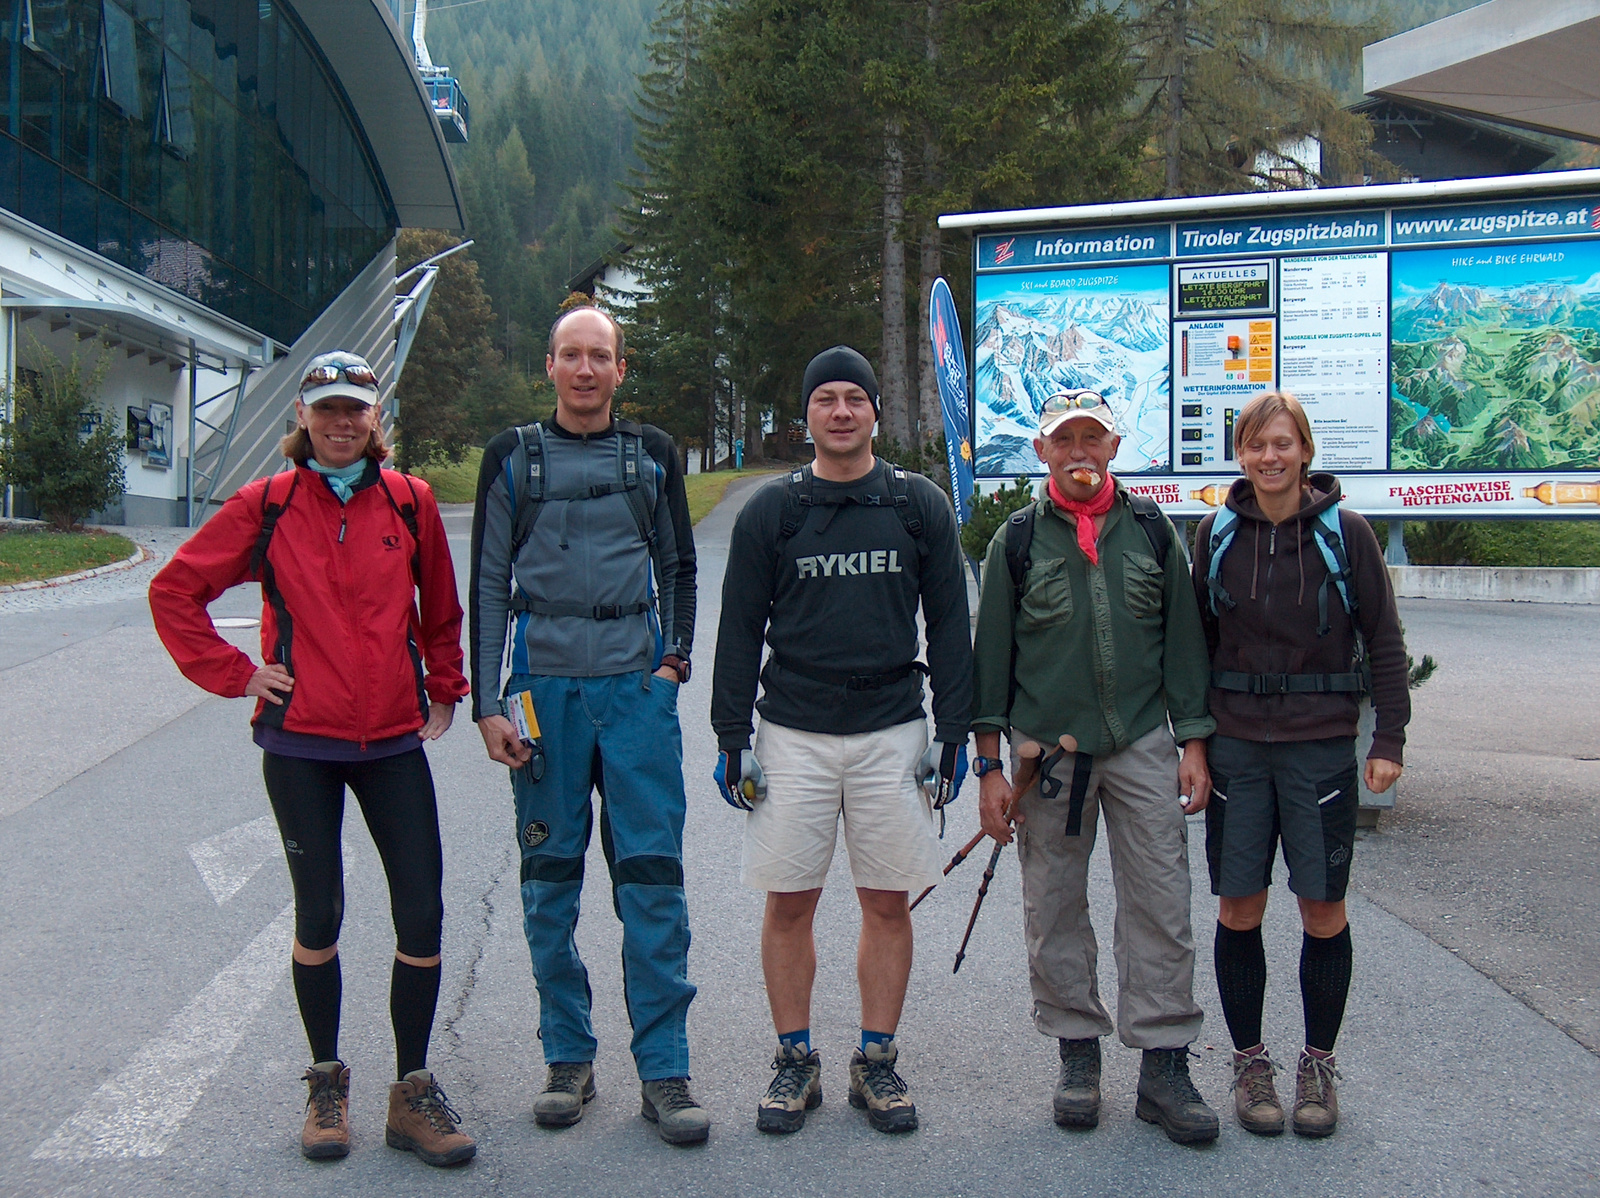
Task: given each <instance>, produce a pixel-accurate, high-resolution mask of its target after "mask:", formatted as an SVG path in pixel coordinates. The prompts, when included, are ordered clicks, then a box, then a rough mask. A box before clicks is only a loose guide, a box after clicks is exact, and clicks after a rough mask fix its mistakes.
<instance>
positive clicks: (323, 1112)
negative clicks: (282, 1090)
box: [300, 1061, 350, 1161]
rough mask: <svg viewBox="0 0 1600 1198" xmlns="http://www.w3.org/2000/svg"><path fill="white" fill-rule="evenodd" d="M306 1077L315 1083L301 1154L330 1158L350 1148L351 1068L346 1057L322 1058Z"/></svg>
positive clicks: (343, 1154)
mask: <svg viewBox="0 0 1600 1198" xmlns="http://www.w3.org/2000/svg"><path fill="white" fill-rule="evenodd" d="M302 1080H304V1081H306V1082H309V1083H310V1084H311V1093H310V1095H309V1096H308V1097H307V1098H306V1126H305V1130H303V1131H302V1132H301V1133H300V1155H301V1156H303V1157H305V1158H306V1159H307V1160H312V1161H327V1160H333V1159H335V1158H337V1157H341V1156H345V1155H347V1154H348V1153H349V1152H350V1070H349V1069H347V1068H346V1067H345V1063H344V1062H343V1061H318V1062H317V1063H316V1064H315V1065H313V1066H311V1068H309V1069H307V1070H306V1071H305V1073H304V1075H303V1078H302Z"/></svg>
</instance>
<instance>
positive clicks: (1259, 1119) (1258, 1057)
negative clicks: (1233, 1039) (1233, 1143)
mask: <svg viewBox="0 0 1600 1198" xmlns="http://www.w3.org/2000/svg"><path fill="white" fill-rule="evenodd" d="M1277 1072H1278V1066H1277V1065H1276V1064H1274V1063H1273V1060H1272V1058H1271V1057H1269V1056H1268V1055H1267V1046H1266V1045H1265V1044H1263V1045H1260V1046H1259V1047H1257V1048H1253V1049H1251V1050H1250V1051H1249V1052H1235V1053H1234V1054H1233V1114H1234V1117H1235V1118H1236V1119H1238V1120H1239V1126H1240V1127H1242V1128H1244V1129H1245V1131H1248V1132H1253V1133H1255V1134H1256V1135H1258V1136H1281V1135H1282V1134H1283V1103H1281V1102H1279V1101H1278V1090H1277V1087H1276V1086H1274V1085H1273V1084H1272V1075H1273V1074H1275V1073H1277Z"/></svg>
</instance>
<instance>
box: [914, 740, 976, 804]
mask: <svg viewBox="0 0 1600 1198" xmlns="http://www.w3.org/2000/svg"><path fill="white" fill-rule="evenodd" d="M966 776H967V746H966V743H965V742H963V743H961V744H959V745H957V744H951V743H950V742H949V741H938V740H936V741H934V742H933V743H932V744H930V745H929V746H928V749H927V752H925V753H923V755H922V760H921V762H919V763H918V766H917V780H918V782H919V784H920V785H921V786H922V790H923V793H924V794H926V795H927V796H928V802H929V803H931V804H932V805H933V809H934V810H935V811H943V810H944V808H945V807H946V806H947V805H949V804H950V803H953V802H954V801H955V799H956V796H958V795H959V794H960V793H961V783H962V781H963V780H964V779H965V778H966Z"/></svg>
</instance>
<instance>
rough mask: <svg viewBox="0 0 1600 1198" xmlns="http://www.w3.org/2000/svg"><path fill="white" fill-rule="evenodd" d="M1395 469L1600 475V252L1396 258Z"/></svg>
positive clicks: (1535, 248)
mask: <svg viewBox="0 0 1600 1198" xmlns="http://www.w3.org/2000/svg"><path fill="white" fill-rule="evenodd" d="M1390 295H1391V309H1390V310H1391V313H1392V317H1391V326H1390V350H1389V353H1390V380H1391V388H1390V425H1389V427H1390V457H1389V468H1390V469H1391V470H1394V471H1409V470H1448V471H1473V470H1539V469H1569V470H1573V469H1580V470H1592V469H1594V464H1595V462H1596V461H1597V460H1600V245H1597V244H1594V243H1589V242H1572V241H1568V242H1562V243H1557V244H1542V245H1541V244H1532V245H1530V244H1523V245H1507V246H1488V247H1476V246H1462V247H1460V248H1457V249H1444V250H1411V251H1406V250H1396V251H1393V252H1392V256H1391V281H1390Z"/></svg>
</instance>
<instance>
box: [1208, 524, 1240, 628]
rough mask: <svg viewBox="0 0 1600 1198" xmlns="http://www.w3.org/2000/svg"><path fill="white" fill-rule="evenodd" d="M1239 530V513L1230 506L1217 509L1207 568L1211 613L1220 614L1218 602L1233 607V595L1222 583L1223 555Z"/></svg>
mask: <svg viewBox="0 0 1600 1198" xmlns="http://www.w3.org/2000/svg"><path fill="white" fill-rule="evenodd" d="M1238 531H1239V513H1238V512H1236V511H1234V510H1233V509H1232V508H1230V507H1221V508H1218V509H1217V518H1216V519H1215V520H1213V521H1212V522H1211V542H1210V544H1211V564H1210V567H1209V568H1208V569H1207V570H1206V597H1207V600H1208V602H1209V603H1210V604H1211V614H1212V615H1214V616H1220V615H1221V614H1222V613H1221V612H1220V611H1218V610H1217V603H1218V601H1219V600H1220V601H1221V603H1222V606H1223V607H1232V606H1233V605H1234V603H1233V596H1232V595H1230V594H1228V592H1227V589H1226V588H1225V587H1224V586H1223V585H1222V557H1223V554H1225V553H1227V552H1228V546H1229V545H1232V544H1233V534H1234V533H1236V532H1238Z"/></svg>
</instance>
